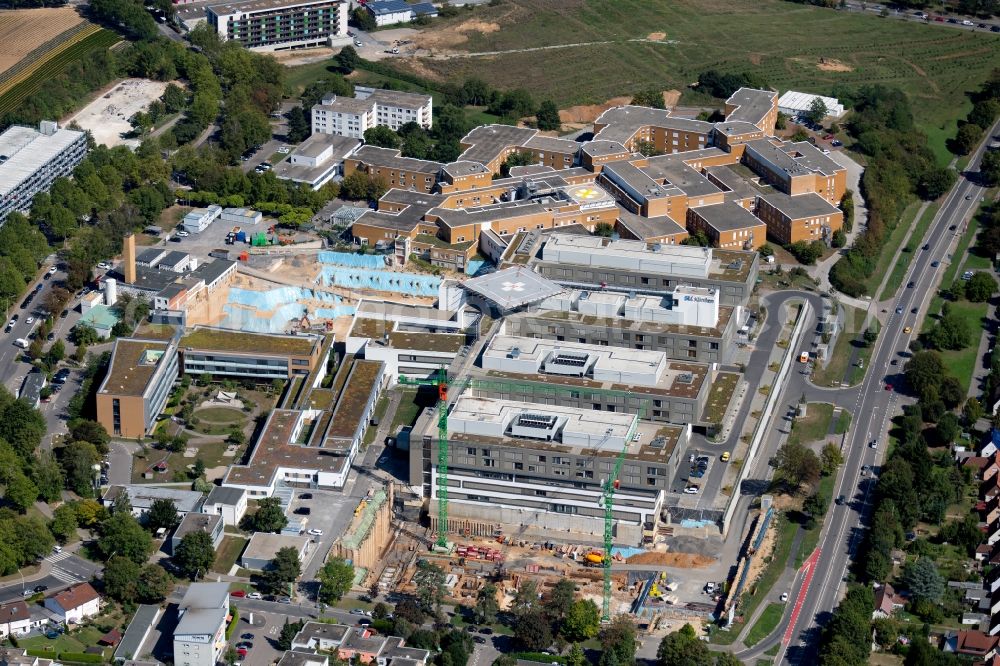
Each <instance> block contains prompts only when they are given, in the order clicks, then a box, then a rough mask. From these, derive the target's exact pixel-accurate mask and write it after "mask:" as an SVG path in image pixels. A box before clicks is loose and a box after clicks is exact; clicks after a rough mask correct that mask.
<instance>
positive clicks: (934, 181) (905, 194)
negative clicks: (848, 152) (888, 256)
mask: <svg viewBox="0 0 1000 666" xmlns="http://www.w3.org/2000/svg"><path fill="white" fill-rule="evenodd" d="M836 92H837V94H838V95H839V96H840V98H841V99H842V100H843V101H844V102H845V103H846V104H847V105H850V106H853V109H854V112H853V113H852V114H851V119H850V121H849V122H848V125H847V126H848V131H849V132H850V133H851V135H852V136H853V137H854V138H855V141H856V143H855V148H856V149H857V150H858V151H859V152H861V153H862V154H864V155H865V157H866V159H867V160H868V166H869V168H867V169H865V173H864V176H863V178H862V181H861V185H862V188H863V190H864V195H865V201H866V202H867V205H868V226H867V228H866V229H865V231H864V232H863V233H862V234H861V235H860V236H858V238H857V240H856V241H855V243H854V247H852V248H851V249H850V250H849V251H848V252H847V254H846V255H844V256H843V257H842V258H841V259H840V260H839V261H837V263H836V264H834V267H833V269H832V270H831V271H830V282H831V283H832V284H833V286H834V287H836V288H837V289H838V290H840V291H842V292H844V293H846V294H848V295H850V296H861V295H863V294H864V293H865V291H866V289H867V287H866V286H865V280H866V279H867V278H868V277H869V276H871V274H872V273H873V272H874V270H875V266H876V262H877V260H878V257H879V255H880V253H881V251H882V246H883V244H884V243H885V240H886V238H887V237H888V235H889V233H890V232H891V231H892V230H893V228H895V226H896V225H897V224H898V223H899V219H900V216H901V214H902V212H903V209H904V207H905V206H906V204H907V202H909V201H911V200H912V199H913V197H914V196H915V195H919V196H921V197H923V198H925V199H936V198H937V197H939V196H941V195H942V194H944V193H945V192H946V191H947V190H948V189H949V188H950V187H951V186H952V185H953V184H954V182H955V179H956V177H957V176H956V174H955V173H954V171H952V170H950V169H942V168H940V167H938V166H937V165H936V163H935V160H934V156H933V154H932V153H931V152H930V150H929V149H928V147H927V138H926V137H925V136H924V135H923V134H922V133H921V132H920V131H919V130H918V129H917V128H916V127H915V125H914V122H913V114H912V111H911V109H910V104H909V102H908V100H907V98H906V96H905V95H904V94H903V92H902V91H900V90H899V89H896V88H889V87H885V86H881V85H872V86H864V87H862V88H860V89H858V90H856V91H853V90H850V89H846V88H844V89H841V88H838V90H837V91H836Z"/></svg>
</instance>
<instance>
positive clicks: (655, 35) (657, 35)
mask: <svg viewBox="0 0 1000 666" xmlns="http://www.w3.org/2000/svg"><path fill="white" fill-rule="evenodd" d="M666 38H667V33H665V32H651V33H649V34H648V35H646V39H650V40H652V41H654V42H658V41H660V40H663V39H666Z"/></svg>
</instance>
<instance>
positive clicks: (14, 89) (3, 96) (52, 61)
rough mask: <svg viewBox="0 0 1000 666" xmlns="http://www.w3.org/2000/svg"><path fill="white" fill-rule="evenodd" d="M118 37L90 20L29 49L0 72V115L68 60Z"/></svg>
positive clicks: (74, 59)
mask: <svg viewBox="0 0 1000 666" xmlns="http://www.w3.org/2000/svg"><path fill="white" fill-rule="evenodd" d="M31 11H34V10H31ZM119 41H121V37H119V36H118V35H117V34H115V33H114V32H112V31H110V30H105V29H104V28H100V27H98V26H96V25H94V24H92V23H80V24H79V25H77V26H75V27H74V28H71V29H70V30H69V31H67V32H66V33H63V34H62V35H59V36H58V37H56V38H55V40H54V43H51V44H49V45H47V46H46V47H44V48H43V47H39V48H37V49H35V50H33V51H31V52H30V53H28V54H27V55H26V56H24V58H23V59H22V60H21V61H20V62H18V63H17V64H16V65H15V66H14V67H12V68H10V69H9V70H7V71H6V72H4V73H3V74H2V75H0V117H2V116H3V115H4V114H6V113H8V112H10V111H13V110H14V109H16V108H17V106H18V105H19V104H20V103H21V102H23V101H24V100H25V99H27V98H28V97H29V96H31V95H32V94H34V93H35V92H36V91H37V90H38V89H39V88H40V87H41V86H42V84H43V83H44V82H45V81H46V80H48V79H49V78H51V77H52V76H54V75H56V74H59V73H61V72H62V71H63V69H64V68H65V67H66V66H68V65H69V64H70V63H72V62H74V61H76V60H79V59H82V58H84V57H86V56H87V54H89V53H92V52H93V51H95V50H103V49H108V48H111V47H112V46H114V45H115V44H116V43H118V42H119Z"/></svg>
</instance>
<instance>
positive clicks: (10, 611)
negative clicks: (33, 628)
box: [0, 600, 31, 624]
mask: <svg viewBox="0 0 1000 666" xmlns="http://www.w3.org/2000/svg"><path fill="white" fill-rule="evenodd" d="M29 617H31V613H30V612H29V611H28V604H26V603H24V602H23V601H21V600H17V601H11V602H10V603H6V604H3V605H0V624H7V623H9V622H18V621H21V620H27V619H28V618H29Z"/></svg>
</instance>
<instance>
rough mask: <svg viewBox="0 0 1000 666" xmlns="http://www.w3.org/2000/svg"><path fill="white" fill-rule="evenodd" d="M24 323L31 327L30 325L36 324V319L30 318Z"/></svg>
mask: <svg viewBox="0 0 1000 666" xmlns="http://www.w3.org/2000/svg"><path fill="white" fill-rule="evenodd" d="M24 323H25V324H28V325H29V326H30V325H32V324H34V323H35V318H34V317H28V318H27V319H25V320H24Z"/></svg>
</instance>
